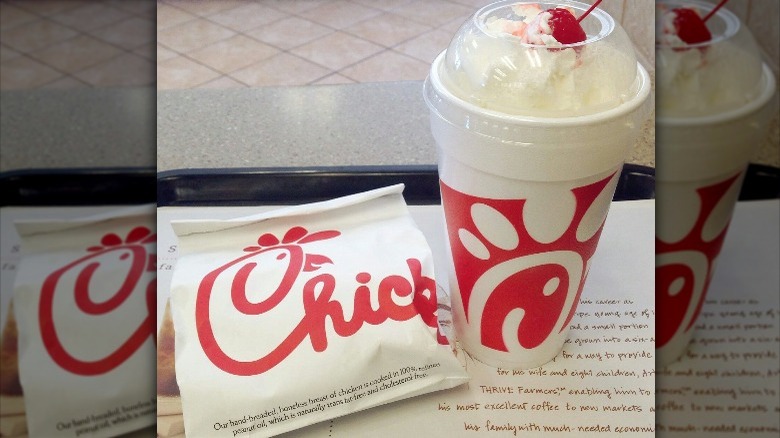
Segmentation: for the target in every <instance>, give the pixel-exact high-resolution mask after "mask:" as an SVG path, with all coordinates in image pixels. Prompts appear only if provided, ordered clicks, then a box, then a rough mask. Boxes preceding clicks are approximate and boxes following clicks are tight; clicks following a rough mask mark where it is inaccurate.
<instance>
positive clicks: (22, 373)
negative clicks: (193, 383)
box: [13, 205, 157, 437]
mask: <svg viewBox="0 0 780 438" xmlns="http://www.w3.org/2000/svg"><path fill="white" fill-rule="evenodd" d="M15 225H16V229H17V231H18V233H19V235H20V237H21V241H22V245H21V250H22V258H21V261H20V263H19V268H18V271H17V273H16V279H15V282H14V296H13V301H14V314H15V318H16V322H17V326H18V355H19V379H20V382H21V386H22V389H23V391H24V403H25V411H26V415H27V428H28V433H29V436H41V437H43V436H45V437H111V436H117V435H121V434H124V433H127V432H130V431H133V430H137V429H141V428H144V427H147V426H150V425H152V424H154V422H155V411H156V406H155V388H154V379H153V376H154V372H155V371H154V370H155V368H154V366H155V361H154V358H155V331H154V327H155V314H154V312H155V302H156V292H157V288H156V286H157V283H156V279H157V267H156V254H157V251H156V249H157V248H156V245H157V244H156V231H155V209H154V206H151V205H150V206H141V207H129V208H121V209H118V210H117V211H115V212H111V213H107V214H101V215H96V216H90V217H87V218H84V219H78V220H60V221H34V222H33V221H29V222H17V223H16V224H15Z"/></svg>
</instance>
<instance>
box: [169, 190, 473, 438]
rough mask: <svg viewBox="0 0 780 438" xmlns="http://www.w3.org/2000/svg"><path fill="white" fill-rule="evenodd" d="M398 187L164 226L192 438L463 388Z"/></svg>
mask: <svg viewBox="0 0 780 438" xmlns="http://www.w3.org/2000/svg"><path fill="white" fill-rule="evenodd" d="M402 191H403V186H402V185H397V186H392V187H387V188H383V189H377V190H373V191H369V192H365V193H360V194H357V195H352V196H347V197H343V198H338V199H334V200H331V201H327V202H321V203H314V204H307V205H301V206H295V207H289V208H282V209H278V210H274V211H271V212H268V213H264V214H261V215H257V216H252V217H246V218H240V219H234V220H211V221H174V222H172V226H173V229H174V231H175V233H176V235H177V236H178V239H179V247H178V248H179V257H178V261H177V264H176V266H175V268H174V273H173V279H172V285H171V311H172V316H173V324H174V328H175V332H176V335H175V366H176V379H177V382H178V385H179V388H180V391H181V401H182V407H183V413H184V426H185V427H184V429H185V433H186V435H187V436H188V437H217V438H218V437H236V436H240V437H249V436H252V437H266V436H272V435H276V434H280V433H283V432H286V431H290V430H293V429H297V428H301V427H304V426H306V425H310V424H313V423H317V422H320V421H324V420H328V419H332V418H335V417H339V416H342V415H346V414H349V413H352V412H357V411H360V410H363V409H367V408H371V407H375V406H379V405H382V404H385V403H389V402H392V401H396V400H401V399H404V398H407V397H412V396H415V395H419V394H424V393H428V392H432V391H436V390H441V389H448V388H452V387H454V386H456V385H459V384H461V383H464V382H466V381H467V380H468V375H467V374H466V372H465V370H464V369H463V368H462V366H461V365H460V363H459V361H458V360H457V359H456V357H455V356H454V354H453V353H452V349H451V347H450V346H449V344H448V343H447V340H446V338H445V337H444V336H443V335H442V334H441V332H440V331H439V329H438V323H437V302H436V283H435V280H434V272H433V259H432V255H431V251H430V248H429V247H428V244H427V242H426V240H425V238H424V236H423V234H422V233H421V232H420V231H419V229H417V227H416V225H415V223H414V221H413V220H412V218H411V216H410V215H409V212H408V209H407V207H406V204H405V203H404V200H403V197H402V195H401V193H402Z"/></svg>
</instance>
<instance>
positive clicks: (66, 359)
mask: <svg viewBox="0 0 780 438" xmlns="http://www.w3.org/2000/svg"><path fill="white" fill-rule="evenodd" d="M156 237H157V236H156V234H154V233H152V232H151V231H150V230H149V229H148V228H146V227H143V226H139V227H135V228H133V229H132V230H130V232H129V233H128V234H127V236H126V237H125V239H124V241H123V240H122V238H121V237H119V236H118V235H116V234H114V233H109V234H106V235H105V236H103V238H102V239H101V240H100V245H97V246H91V247H89V248H87V252H88V253H89V254H87V255H85V256H84V257H81V258H79V259H77V260H75V261H73V262H71V263H68V264H67V265H65V266H63V267H62V268H60V269H57V270H56V271H54V272H52V273H51V274H49V275H48V276H47V277H46V279H45V280H44V281H43V286H42V287H41V299H40V303H39V307H38V320H39V324H40V330H41V338H42V340H43V345H44V347H45V348H46V351H47V352H48V353H49V356H51V358H52V360H54V362H55V363H57V364H58V365H59V366H60V367H62V368H63V369H65V370H67V371H70V372H71V373H73V374H78V375H82V376H93V375H98V374H104V373H107V372H109V371H111V370H113V369H114V368H116V367H118V366H119V365H120V364H122V363H124V362H125V361H126V360H127V359H128V358H129V357H130V356H132V355H133V353H135V352H136V350H138V349H139V348H140V347H141V345H142V344H143V343H144V342H145V341H146V339H147V338H152V339H154V337H155V333H154V315H155V308H156V304H155V303H156V298H157V279H156V277H154V278H151V279H150V280H149V282H148V283H147V284H146V285H145V286H144V287H145V294H146V297H145V298H146V310H147V315H146V316H145V318H144V319H143V321H142V322H141V323H140V325H139V326H138V327H137V328H136V329H135V330H134V331H133V333H132V334H130V336H129V337H128V338H127V340H125V342H124V343H122V345H120V346H119V347H118V348H117V349H116V350H115V351H113V352H112V353H110V354H108V355H106V356H105V357H103V358H101V359H98V360H82V359H79V358H77V357H75V356H74V355H72V354H71V353H70V352H68V350H67V349H66V348H65V347H64V346H63V344H62V341H61V340H60V335H62V333H58V331H57V327H56V325H55V322H54V320H55V317H54V313H55V312H54V298H55V294H56V292H57V291H58V290H68V289H70V290H73V297H74V300H75V302H76V307H77V308H78V309H79V310H80V311H82V312H83V313H84V314H85V315H93V316H94V315H104V314H107V313H111V312H114V311H116V310H117V309H118V308H120V307H121V306H122V305H123V304H124V303H125V302H126V301H127V300H128V298H129V297H130V296H131V295H132V294H133V292H134V291H135V290H136V288H137V286H138V284H139V283H140V282H141V280H142V279H143V277H144V272H154V271H155V270H156V266H155V264H156V260H155V259H156V256H155V254H149V253H148V252H147V250H146V247H145V245H147V244H150V243H154V242H156ZM116 256H118V258H119V259H120V260H128V259H129V262H130V263H129V268H128V270H127V273H126V274H125V275H124V278H120V277H119V276H117V278H116V285H118V288H117V290H116V291H114V292H112V293H109V294H108V295H110V297H109V298H108V299H106V300H105V301H102V302H98V301H95V300H94V299H93V296H94V294H93V285H92V282H93V278H94V276H95V274H96V273H97V272H99V271H100V269H101V267H105V266H107V265H109V266H112V267H113V268H115V267H116ZM71 273H75V274H76V279H75V284H74V285H72V286H70V285H65V284H63V283H64V280H63V279H64V278H65V276H66V274H71ZM103 284H105V282H103ZM100 292H101V293H103V294H105V293H106V292H111V291H100ZM96 330H98V329H97V328H96Z"/></svg>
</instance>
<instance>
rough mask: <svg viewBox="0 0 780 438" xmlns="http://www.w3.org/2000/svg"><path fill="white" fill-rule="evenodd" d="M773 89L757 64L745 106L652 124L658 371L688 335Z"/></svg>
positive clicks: (767, 73) (763, 128)
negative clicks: (754, 86) (757, 79)
mask: <svg viewBox="0 0 780 438" xmlns="http://www.w3.org/2000/svg"><path fill="white" fill-rule="evenodd" d="M775 88H776V85H775V78H774V75H773V74H772V71H771V70H770V69H769V67H768V66H766V65H764V66H763V77H762V80H761V85H760V89H761V92H760V93H759V94H758V96H757V97H756V98H755V99H754V100H753V101H751V102H750V103H749V104H747V105H744V106H742V107H740V108H738V109H736V110H734V111H730V112H724V113H720V114H717V115H711V116H703V117H687V118H664V117H658V119H657V123H656V153H657V155H656V163H657V170H656V308H657V309H658V311H657V313H656V315H657V316H656V318H657V323H656V364H657V365H658V366H659V367H662V366H665V365H668V364H670V363H673V362H675V361H676V360H678V359H679V358H680V357H681V356H682V355H683V354H684V353H685V351H686V349H687V348H688V345H689V343H690V341H691V338H692V337H693V334H694V331H695V330H694V327H695V324H696V320H697V318H698V315H699V312H700V310H701V306H702V304H703V303H704V300H705V297H706V294H707V289H708V287H709V284H710V280H711V279H712V275H713V272H714V270H715V264H716V262H717V257H718V254H719V253H720V248H721V246H722V244H723V239H724V238H725V236H726V232H727V230H728V225H729V222H730V221H731V215H732V213H733V211H734V206H735V204H736V202H737V199H738V197H739V192H740V189H741V186H742V180H743V178H744V173H745V170H746V168H747V165H748V161H749V160H750V158H751V157H752V156H753V154H754V152H755V150H756V147H757V146H758V144H759V142H760V140H761V138H762V136H764V135H765V134H766V127H767V125H768V122H769V118H770V117H771V115H772V112H773V109H775V108H776V105H775V102H774V100H773V98H774V95H775ZM659 99H660V96H659Z"/></svg>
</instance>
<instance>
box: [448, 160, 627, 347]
mask: <svg viewBox="0 0 780 438" xmlns="http://www.w3.org/2000/svg"><path fill="white" fill-rule="evenodd" d="M615 175H616V174H614V173H613V174H611V175H610V176H608V177H606V178H604V179H602V180H599V181H597V182H594V183H592V184H589V185H586V186H583V187H578V188H574V189H571V190H570V191H566V192H563V193H560V192H559V193H556V194H555V196H556V197H558V200H557V202H558V207H560V208H558V211H560V215H561V217H560V220H559V221H556V223H549V221H548V222H547V223H545V219H544V218H545V217H549V215H547V216H545V214H539V213H540V212H542V211H543V210H544V209H545V208H548V207H550V206H551V204H552V202H550V201H551V200H550V199H548V198H543V197H541V198H529V199H486V198H480V197H475V196H470V195H466V194H464V193H461V192H458V191H456V190H454V189H452V188H451V187H449V186H447V185H446V184H445V183H444V182H442V183H441V191H442V204H443V206H444V208H445V211H446V214H445V220H446V222H447V232H448V236H449V242H450V245H451V250H452V257H453V262H454V266H455V276H456V279H457V282H458V287H459V289H460V299H461V300H462V304H463V309H464V312H465V317H466V323H467V324H468V325H469V326H475V325H476V326H477V327H478V328H479V333H480V342H481V343H482V345H484V346H486V347H489V348H491V349H493V350H497V351H502V352H507V351H515V350H517V349H518V348H520V347H521V348H523V349H532V348H535V347H537V346H539V345H540V344H542V342H544V341H545V339H547V338H548V336H549V335H550V334H551V333H552V332H553V331H554V330H555V329H556V327H558V331H559V332H562V331H563V330H564V329H565V327H567V326H568V323H569V321H570V320H571V318H572V317H573V316H574V312H575V309H576V303H577V302H579V296H580V294H581V293H582V288H583V285H584V282H585V277H586V276H587V272H588V268H589V266H590V260H591V258H592V257H593V253H594V252H595V251H596V244H597V242H598V239H599V236H600V235H601V230H602V228H603V225H604V220H605V218H606V211H607V209H606V208H605V207H604V206H603V205H601V204H602V202H609V201H610V200H611V198H612V191H614V184H615V183H616V179H615V178H616V177H615ZM610 182H612V183H613V184H610ZM610 188H611V190H610ZM597 200H599V202H597ZM453 299H458V298H453Z"/></svg>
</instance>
